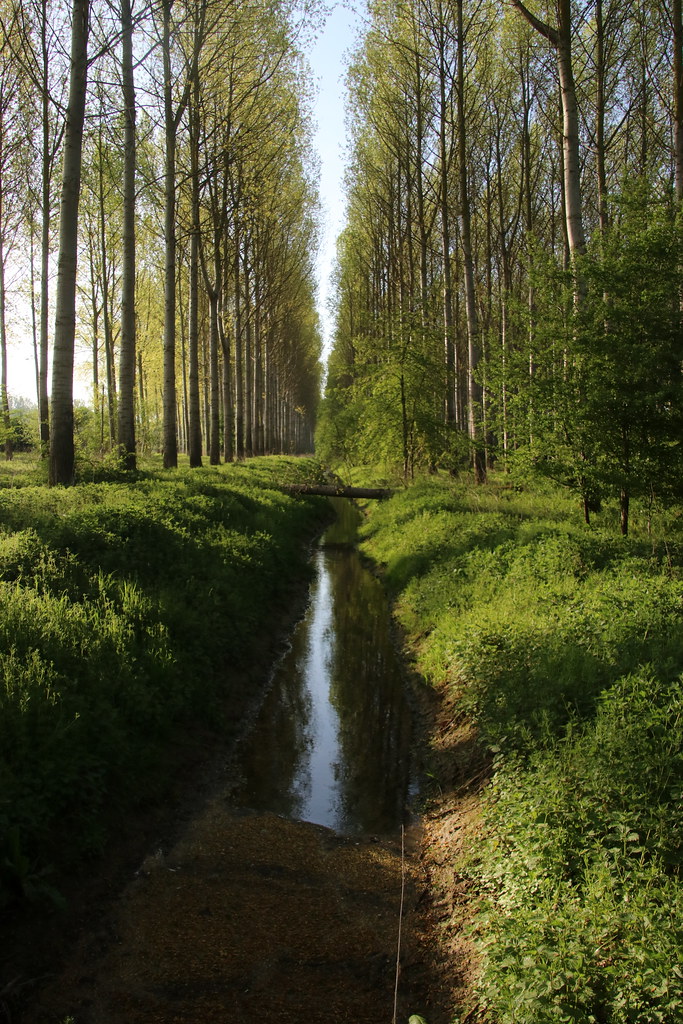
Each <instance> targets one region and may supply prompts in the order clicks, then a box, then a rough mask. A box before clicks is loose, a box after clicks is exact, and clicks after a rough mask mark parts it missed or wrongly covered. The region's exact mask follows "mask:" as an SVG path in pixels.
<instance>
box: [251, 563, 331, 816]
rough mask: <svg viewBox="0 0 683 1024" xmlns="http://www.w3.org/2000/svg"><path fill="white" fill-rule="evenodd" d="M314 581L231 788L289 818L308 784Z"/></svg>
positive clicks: (297, 812)
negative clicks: (307, 674) (307, 668)
mask: <svg viewBox="0 0 683 1024" xmlns="http://www.w3.org/2000/svg"><path fill="white" fill-rule="evenodd" d="M317 587H318V581H317V580H316V581H315V583H314V584H313V587H312V591H311V604H310V607H309V609H308V611H307V613H306V616H305V619H303V620H302V621H301V622H300V623H299V624H298V625H297V627H296V629H295V631H294V633H293V635H292V637H291V640H290V643H291V646H290V649H289V650H288V651H287V652H286V653H285V655H284V656H283V657H282V658H281V659H280V661H279V662H278V664H277V666H276V667H275V671H274V674H273V679H272V683H271V686H270V688H269V690H268V693H267V694H266V697H265V700H264V702H263V706H262V707H261V710H260V712H259V716H258V719H257V721H256V723H255V725H254V728H253V729H252V731H251V733H250V735H249V739H248V743H247V744H245V749H244V753H243V756H242V758H241V762H242V774H243V777H244V782H243V784H242V785H241V786H240V787H238V789H237V790H236V792H235V793H234V794H233V799H234V800H235V802H237V803H239V804H243V805H246V806H249V807H253V808H255V809H256V810H271V811H274V812H275V813H276V814H284V815H287V817H292V818H297V817H301V816H302V815H303V811H304V808H305V807H306V805H307V802H308V797H309V793H310V789H311V775H310V767H309V764H310V756H309V754H310V748H311V744H312V742H313V738H312V735H311V720H312V714H313V706H312V700H311V694H310V692H309V690H308V688H307V686H306V677H305V664H306V661H307V659H308V656H309V648H308V644H309V629H308V625H309V622H310V620H311V619H312V617H313V614H314V609H315V601H316V591H317Z"/></svg>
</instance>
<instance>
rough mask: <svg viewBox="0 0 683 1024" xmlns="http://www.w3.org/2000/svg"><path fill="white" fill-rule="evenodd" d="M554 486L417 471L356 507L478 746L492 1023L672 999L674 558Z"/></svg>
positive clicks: (677, 747) (682, 589) (425, 662)
mask: <svg viewBox="0 0 683 1024" xmlns="http://www.w3.org/2000/svg"><path fill="white" fill-rule="evenodd" d="M579 518H580V517H579V515H578V510H577V509H575V508H572V505H571V504H570V503H569V502H568V501H567V499H566V497H563V496H562V495H559V494H557V493H553V492H551V491H548V489H547V488H546V490H545V493H542V494H540V495H539V494H534V493H530V492H528V491H526V490H517V489H516V488H515V487H514V486H513V485H512V484H511V483H503V482H502V481H497V480H495V479H494V482H493V483H492V484H490V485H489V486H487V487H485V488H481V489H479V490H475V489H474V488H467V487H464V486H462V485H456V484H454V483H452V482H450V481H448V480H447V479H445V478H443V477H441V478H439V477H432V478H430V479H429V480H424V481H420V482H419V483H418V484H417V485H416V486H415V487H412V488H410V489H408V490H407V491H405V492H404V493H402V494H399V495H396V496H395V497H394V498H393V499H392V500H391V501H389V502H386V503H383V504H382V505H380V506H377V507H374V506H373V508H372V509H371V510H370V512H369V520H368V523H367V525H366V527H365V533H364V535H365V547H366V550H367V551H368V553H369V554H371V555H372V557H374V558H376V559H377V560H378V561H380V562H382V563H383V564H384V565H385V566H386V578H387V581H388V582H389V584H390V586H391V587H392V589H393V591H394V593H395V598H396V610H397V614H398V615H399V618H400V620H401V622H402V624H403V626H404V628H405V629H406V630H407V632H408V634H409V636H410V637H411V639H412V640H413V643H414V646H415V648H416V650H417V652H418V659H419V667H420V668H421V670H422V671H423V672H424V674H425V675H426V676H427V677H428V678H430V679H432V680H433V681H434V682H435V683H439V684H442V685H445V686H447V687H448V688H449V689H451V690H452V691H454V693H455V694H456V695H457V696H458V698H459V703H460V707H461V708H462V709H463V710H466V711H467V712H468V713H469V715H471V716H472V717H473V718H474V720H475V721H476V723H477V725H478V727H479V731H480V736H481V740H482V742H483V743H486V744H487V745H488V746H489V748H490V750H491V751H492V753H493V755H494V768H495V770H494V776H493V782H492V784H491V786H490V787H489V790H488V793H487V797H486V809H485V833H484V837H483V839H482V842H481V843H478V845H477V850H476V851H473V852H472V854H471V857H470V863H469V866H468V868H467V869H468V870H469V872H470V874H471V875H472V876H473V878H474V879H475V882H476V885H477V887H478V889H479V892H480V894H481V899H480V903H479V909H478V912H477V915H476V922H475V937H476V940H477V942H478V945H479V948H480V950H481V952H482V970H481V977H480V981H479V987H480V995H481V999H482V1002H483V1003H484V1005H485V1006H486V1007H487V1008H488V1010H490V1012H491V1013H492V1015H493V1017H494V1018H495V1019H496V1020H499V1021H500V1022H501V1024H528V1022H529V1021H533V1022H534V1024H546V1022H548V1024H550V1022H562V1024H568V1022H582V1024H635V1022H639V1024H640V1022H646V1024H650V1022H651V1024H655V1022H672V1021H674V1020H678V1019H680V1017H681V1015H682V1014H683V965H682V963H681V951H682V949H683V926H682V925H681V922H682V921H683V887H682V885H681V867H682V864H683V813H682V812H681V807H682V806H683V804H682V801H681V797H682V796H683V754H682V753H681V752H682V751H683V676H682V674H681V673H682V672H683V629H682V626H683V621H682V620H683V566H682V564H681V557H680V552H681V547H680V538H678V537H676V536H675V535H673V536H670V537H669V538H668V540H667V543H666V546H663V549H662V551H661V552H658V550H657V547H656V545H655V547H654V548H653V546H652V544H649V545H647V546H646V545H644V544H643V543H642V542H639V541H637V540H634V539H631V540H629V539H626V538H622V537H617V536H614V534H613V533H611V532H607V531H605V530H601V529H596V528H593V529H588V528H587V527H586V526H585V525H583V524H581V523H580V522H579Z"/></svg>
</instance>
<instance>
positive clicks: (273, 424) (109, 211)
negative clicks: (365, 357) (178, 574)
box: [0, 0, 321, 483]
mask: <svg viewBox="0 0 683 1024" xmlns="http://www.w3.org/2000/svg"><path fill="white" fill-rule="evenodd" d="M313 13H314V12H312V11H311V10H308V9H306V5H303V6H301V5H299V6H295V5H294V4H292V3H290V2H289V0H246V2H244V0H193V2H192V3H190V2H184V0H73V2H70V3H64V2H61V0H0V350H1V352H0V354H1V356H2V379H1V381H0V407H1V408H0V415H2V423H3V432H4V439H5V446H6V453H7V454H11V439H12V429H11V422H10V410H9V393H10V383H11V382H9V381H8V379H7V334H8V316H9V313H10V310H13V309H16V308H17V300H18V298H19V296H20V295H21V296H22V297H23V300H24V302H25V304H26V307H27V308H28V309H29V317H28V319H29V323H28V325H27V331H28V333H29V335H30V336H31V338H32V342H33V347H34V354H35V367H36V393H37V397H38V406H39V419H40V434H41V444H42V447H43V452H44V454H45V455H46V456H47V455H48V453H49V464H50V480H51V482H52V483H70V482H71V481H72V480H73V478H74V458H75V456H74V437H73V434H74V409H73V378H74V355H75V349H76V346H80V347H81V348H82V347H84V346H88V347H89V348H90V351H91V353H92V357H91V366H92V387H93V397H94V403H95V413H96V415H97V418H98V419H99V420H100V421H101V424H102V435H103V442H104V446H105V447H109V448H118V450H119V451H120V453H121V456H122V458H123V460H124V463H125V465H126V466H127V467H129V468H133V467H134V466H135V464H136V455H137V453H138V451H139V450H149V449H151V448H162V449H163V453H164V464H165V465H166V466H167V467H174V466H175V465H177V459H178V451H179V449H181V450H184V451H187V452H188V453H189V457H190V462H191V464H192V465H193V466H197V465H200V464H201V461H202V458H203V457H208V458H209V460H210V462H211V463H218V462H220V461H221V459H226V460H231V459H233V458H242V457H244V456H245V455H251V454H260V453H264V452H272V451H300V450H310V448H311V446H312V431H313V426H314V420H315V412H316V404H317V398H318V392H319V384H320V370H319V356H320V347H321V342H320V336H319V326H318V321H317V315H316V312H315V285H314V276H313V253H314V251H315V248H316V245H317V237H316V232H317V226H316V217H317V209H318V198H317V187H316V184H315V176H314V173H313V169H312V162H311V158H310V151H311V150H310V128H309V120H308V113H307V105H306V104H307V100H306V81H307V78H306V69H305V66H304V62H303V58H302V56H301V50H300V44H301V36H302V33H303V32H304V31H305V30H306V29H307V25H308V24H309V23H310V17H311V16H312V14H313ZM55 270H56V275H55ZM50 369H51V389H50V393H48V371H49V370H50Z"/></svg>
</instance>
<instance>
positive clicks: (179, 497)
mask: <svg viewBox="0 0 683 1024" xmlns="http://www.w3.org/2000/svg"><path fill="white" fill-rule="evenodd" d="M263 462H264V463H265V465H264V466H260V467H259V468H258V469H257V470H253V471H252V469H251V468H250V466H251V464H247V465H246V466H245V467H240V468H235V469H234V471H233V470H232V469H231V468H230V467H223V468H221V469H220V470H206V471H196V470H195V471H193V472H192V473H186V474H163V473H162V474H156V475H155V474H147V475H144V474H143V475H141V476H140V478H139V479H138V480H137V481H136V482H135V483H131V484H116V483H110V484H102V483H100V484H89V485H82V486H79V487H74V488H70V489H51V490H48V489H47V488H44V487H35V486H34V487H30V486H24V487H22V488H19V489H12V490H9V489H7V490H2V491H0V830H1V831H2V836H0V901H1V900H2V899H3V898H4V899H9V898H10V897H11V896H13V895H15V894H16V890H17V887H18V888H19V889H21V890H22V891H23V892H24V893H25V894H27V893H30V892H32V891H41V890H40V887H38V888H37V889H36V886H35V884H34V881H32V880H34V879H35V878H38V877H41V872H42V870H43V868H44V866H45V864H46V860H47V858H48V856H49V858H50V860H53V861H54V862H56V863H57V864H58V866H62V865H64V864H69V863H72V862H73V860H74V858H77V857H79V856H81V855H83V854H84V853H89V852H91V851H96V850H98V849H99V848H100V847H101V845H102V843H103V842H104V840H105V838H106V821H107V818H108V817H109V816H110V815H111V812H112V808H114V809H115V808H116V807H117V806H119V805H121V806H123V805H124V804H125V803H126V801H127V800H130V799H131V794H135V793H136V792H137V793H138V794H139V795H140V796H141V797H143V796H144V794H145V792H146V791H147V790H148V789H149V785H150V781H151V780H153V778H154V770H155V765H156V764H158V763H159V762H160V760H161V759H162V757H163V751H164V745H165V743H166V742H167V740H168V737H169V734H170V730H172V729H173V727H174V726H175V724H176V723H178V722H180V721H183V722H185V721H186V720H187V718H188V716H190V717H194V718H197V717H201V718H202V719H203V720H204V721H206V722H210V723H211V722H212V723H214V724H219V723H223V725H225V726H226V727H228V728H229V722H230V717H231V715H233V714H237V713H238V712H239V709H240V707H241V706H243V703H244V700H245V695H244V693H242V692H240V690H239V687H238V686H237V684H236V681H235V679H234V671H233V670H234V669H236V668H240V667H243V666H246V665H248V663H249V659H250V657H252V656H253V654H254V651H255V646H256V644H257V642H258V640H259V637H260V634H261V632H262V631H263V630H264V629H266V628H267V627H268V625H269V619H270V618H271V617H272V610H273V608H274V606H275V605H276V604H277V603H278V601H280V602H281V601H283V599H284V597H285V595H286V594H287V592H288V588H289V587H290V586H291V581H292V579H293V577H295V576H299V577H300V576H301V575H302V573H303V572H304V571H305V569H304V566H305V545H304V543H303V542H304V540H305V539H306V538H307V537H309V536H310V535H311V533H312V532H313V531H314V530H315V529H316V528H317V525H318V524H320V523H321V521H322V519H323V518H324V517H325V516H326V515H327V514H328V513H327V504H326V503H325V502H324V501H322V500H321V501H319V502H317V501H311V500H310V499H308V500H300V499H295V498H292V497H288V496H285V495H284V494H282V493H281V492H280V491H278V490H276V489H275V487H273V486H272V485H273V484H277V483H278V482H280V481H281V480H284V479H286V478H290V479H291V477H292V475H294V476H296V474H304V475H306V476H309V475H310V474H311V473H313V472H316V471H317V467H316V465H315V464H314V463H305V462H303V461H301V460H287V459H267V460H263ZM269 485H271V486H269ZM231 673H232V675H231ZM242 685H244V684H242ZM48 850H50V853H49V854H48ZM2 864H4V869H3V868H2ZM3 872H4V873H3ZM3 878H4V879H5V881H4V883H3V881H2V879H3ZM3 885H4V888H3Z"/></svg>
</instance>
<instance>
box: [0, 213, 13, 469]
mask: <svg viewBox="0 0 683 1024" xmlns="http://www.w3.org/2000/svg"><path fill="white" fill-rule="evenodd" d="M3 220H4V207H3V203H2V196H1V195H0V404H1V406H2V425H3V427H4V432H5V440H4V447H5V459H6V460H7V461H8V462H9V461H11V459H12V456H13V454H14V445H13V443H12V420H11V417H10V411H9V393H8V390H7V318H6V309H5V304H6V303H5V299H6V294H5V247H4V243H3V230H2V229H3V228H4V224H3Z"/></svg>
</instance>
